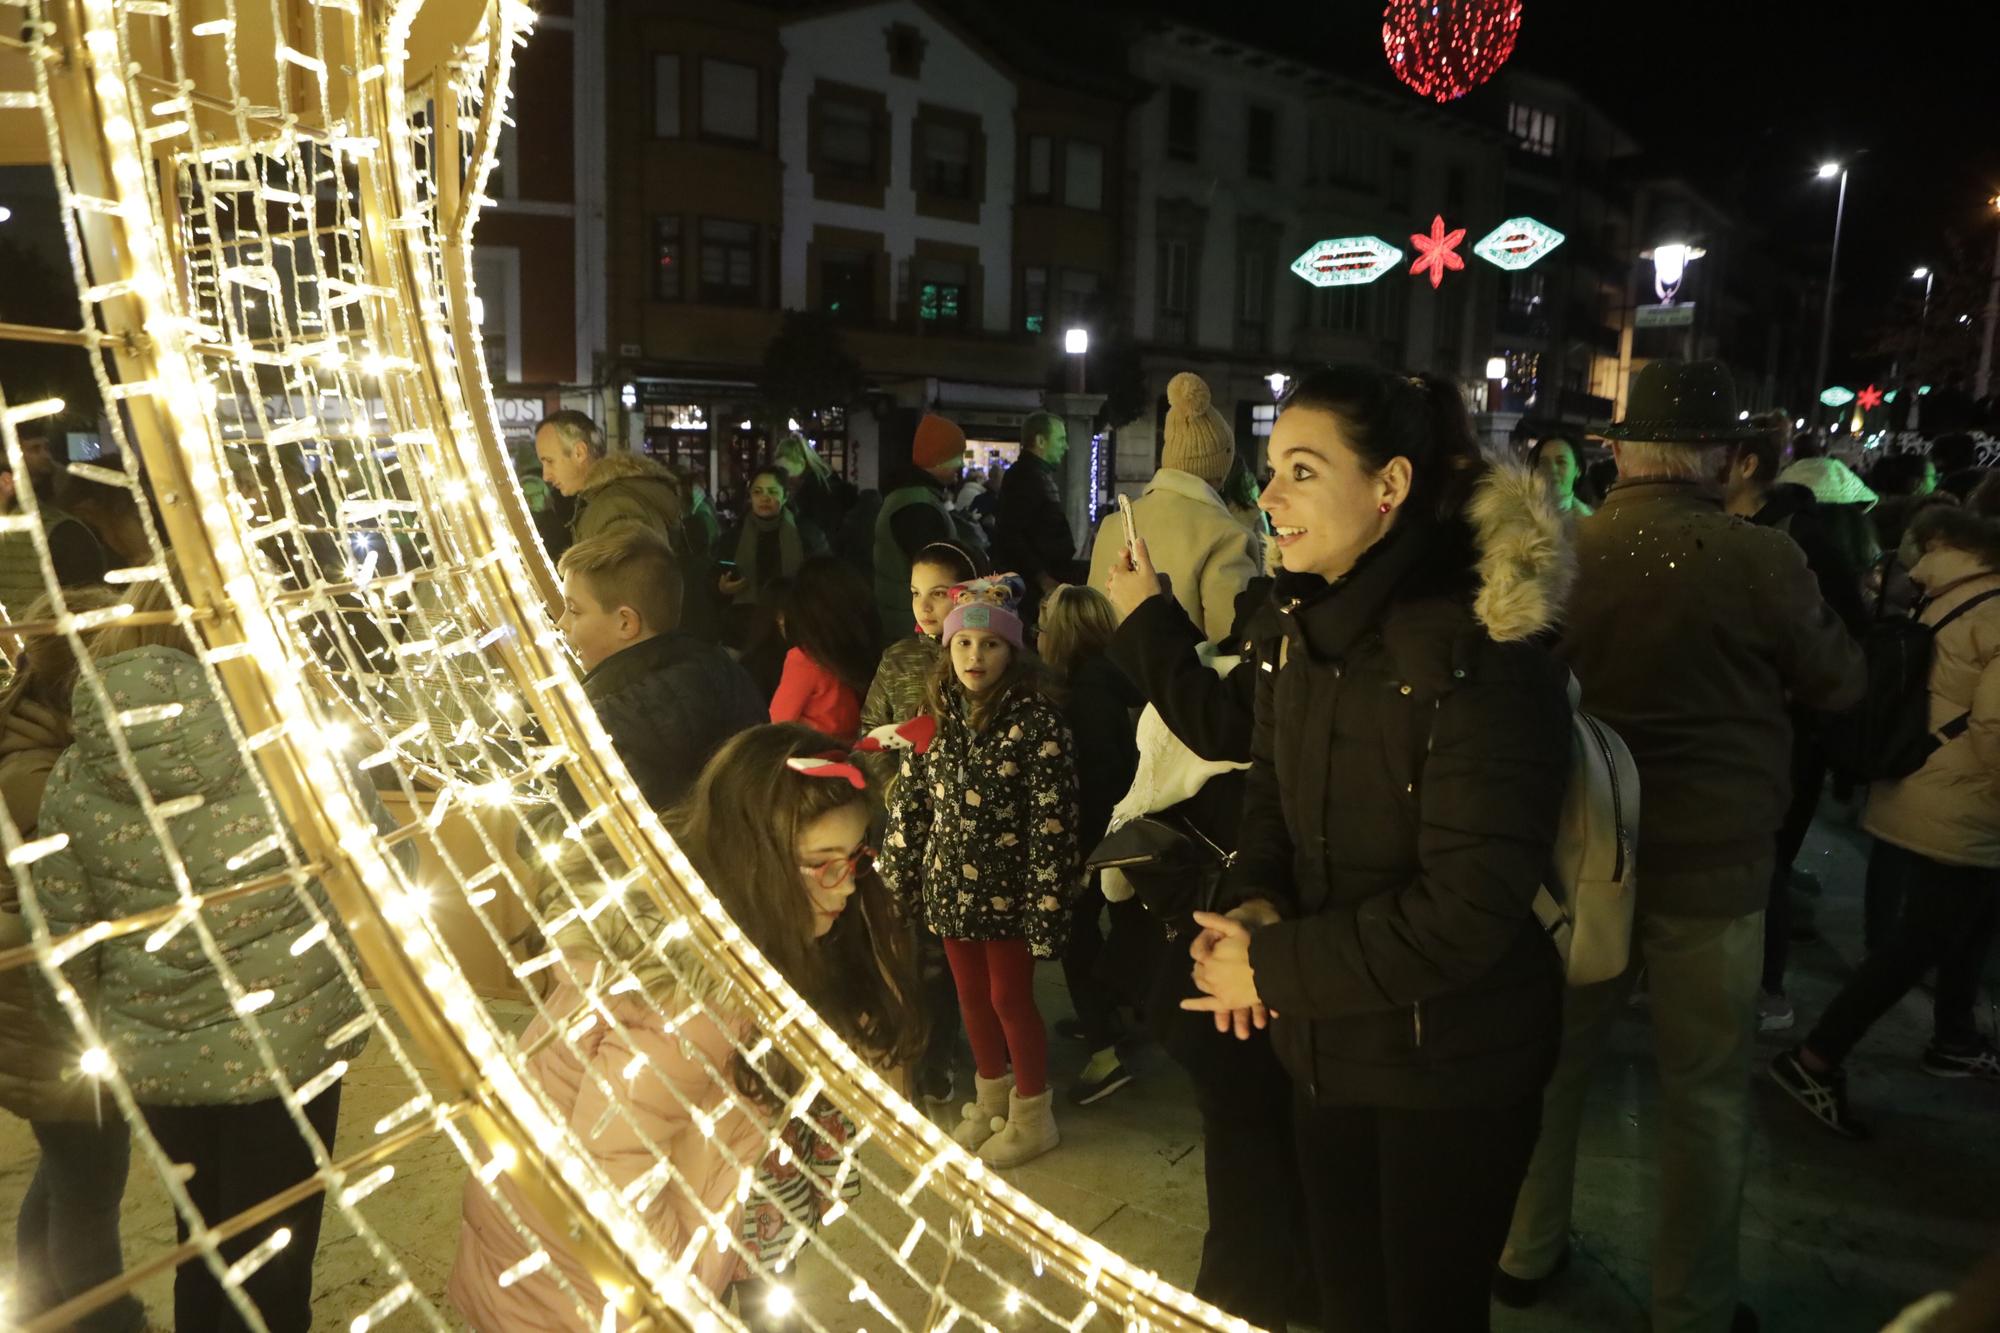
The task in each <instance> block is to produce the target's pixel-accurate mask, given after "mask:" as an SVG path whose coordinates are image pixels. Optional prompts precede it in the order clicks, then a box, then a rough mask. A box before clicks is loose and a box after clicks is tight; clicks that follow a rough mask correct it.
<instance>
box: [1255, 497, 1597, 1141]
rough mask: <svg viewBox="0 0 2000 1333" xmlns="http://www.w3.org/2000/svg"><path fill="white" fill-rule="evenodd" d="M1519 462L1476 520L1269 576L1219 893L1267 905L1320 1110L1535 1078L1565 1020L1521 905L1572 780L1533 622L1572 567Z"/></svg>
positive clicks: (1263, 942)
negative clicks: (1264, 636) (1248, 733)
mask: <svg viewBox="0 0 2000 1333" xmlns="http://www.w3.org/2000/svg"><path fill="white" fill-rule="evenodd" d="M1571 563H1572V562H1571V557H1570V553H1569V551H1568V549H1567V543H1566V536H1565V530H1564V527H1563V525H1562V522H1561V520H1560V519H1559V518H1558V517H1557V516H1556V514H1555V513H1554V511H1553V510H1551V509H1549V508H1547V507H1546V503H1545V501H1544V500H1543V498H1542V497H1541V496H1540V495H1539V494H1538V493H1537V492H1536V490H1535V489H1534V488H1533V486H1532V484H1531V483H1530V481H1529V479H1528V477H1527V474H1526V473H1523V472H1520V471H1517V470H1513V469H1508V470H1498V471H1495V472H1494V473H1493V474H1492V475H1491V476H1489V477H1488V478H1487V480H1485V481H1484V482H1483V483H1482V484H1481V486H1480V490H1479V493H1478V495H1477V497H1476V498H1475V501H1474V504H1473V506H1472V511H1471V515H1470V519H1469V521H1468V523H1463V524H1453V525H1448V526H1443V527H1435V526H1430V527H1417V528H1410V529H1409V530H1405V531H1400V532H1399V533H1398V534H1396V535H1394V536H1392V537H1391V538H1389V539H1388V540H1386V541H1385V542H1383V543H1382V544H1380V545H1378V546H1377V547H1376V548H1375V549H1373V550H1372V551H1370V552H1369V554H1368V555H1367V556H1366V557H1364V559H1363V560H1362V562H1361V563H1360V564H1359V565H1358V566H1357V567H1356V568H1355V570H1354V572H1353V573H1351V574H1350V575H1348V576H1347V577H1346V578H1345V579H1343V580H1341V581H1340V582H1339V583H1337V584H1334V585H1331V586H1329V585H1328V584H1327V583H1326V582H1325V581H1323V580H1320V579H1317V578H1309V577H1302V576H1296V575H1286V576H1284V577H1281V578H1280V579H1279V582H1278V588H1277V596H1278V604H1279V608H1280V614H1279V619H1280V620H1281V621H1282V623H1283V625H1284V632H1285V637H1284V639H1283V641H1282V643H1281V646H1280V650H1279V654H1278V657H1277V660H1276V661H1270V660H1266V661H1264V662H1261V663H1260V664H1259V665H1260V667H1261V668H1262V673H1263V679H1262V681H1261V683H1260V686H1259V689H1258V698H1257V723H1256V736H1255V740H1254V742H1253V745H1252V750H1253V766H1252V768H1251V772H1250V780H1249V794H1248V797H1247V799H1246V803H1245V807H1244V814H1243V828H1242V835H1241V837H1240V839H1239V850H1240V853H1241V855H1240V858H1239V860H1238V862H1237V865H1236V869H1235V871H1234V873H1233V875H1232V879H1231V882H1230V885H1229V886H1228V889H1227V891H1226V894H1225V900H1226V901H1234V902H1242V901H1247V900H1249V899H1253V898H1266V899H1268V900H1270V901H1271V902H1272V903H1274V904H1275V905H1276V906H1277V907H1278V910H1279V912H1280V914H1281V915H1282V916H1283V918H1284V920H1282V921H1280V922H1279V923H1278V924H1275V925H1270V926H1265V927H1263V928H1261V929H1258V930H1256V931H1255V932H1253V934H1252V936H1251V944H1250V961H1251V966H1252V968H1253V969H1254V971H1255V974H1256V982H1257V990H1258V994H1259V995H1260V996H1261V997H1262V999H1263V1000H1264V1002H1265V1003H1266V1004H1267V1005H1269V1006H1270V1007H1271V1008H1273V1009H1275V1010H1277V1011H1278V1012H1279V1014H1280V1015H1281V1017H1279V1018H1278V1019H1276V1020H1274V1028H1273V1031H1274V1037H1275V1040H1276V1044H1277V1048H1278V1052H1279V1055H1280V1058H1281V1059H1282V1060H1283V1061H1284V1063H1285V1066H1286V1068H1287V1069H1288V1070H1289V1071H1290V1072H1291V1074H1292V1077H1293V1079H1294V1080H1295V1081H1296V1082H1297V1084H1298V1086H1299V1088H1300V1089H1301V1091H1303V1092H1305V1093H1306V1094H1307V1095H1308V1096H1310V1097H1311V1098H1312V1099H1313V1101H1314V1102H1315V1103H1316V1104H1318V1105H1323V1106H1330V1105H1369V1106H1390V1107H1408V1108H1435V1107H1462V1106H1480V1105H1496V1104H1503V1103H1507V1102H1512V1101H1516V1100H1518V1099H1520V1098H1523V1097H1527V1096H1531V1095H1533V1094H1534V1093H1535V1092H1536V1090H1538V1089H1539V1088H1540V1087H1541V1086H1542V1084H1543V1083H1544V1081H1546V1079H1547V1076H1548V1073H1549V1071H1550V1070H1551V1069H1552V1068H1553V1066H1554V1062H1555V1055H1556V1047H1557V1042H1558V1039H1559V1037H1560V1033H1561V1023H1562V1008H1561V1001H1562V980H1561V977H1560V975H1559V972H1558V969H1557V961H1556V955H1555V951H1554V949H1553V948H1552V946H1551V945H1550V944H1549V942H1548V940H1547V938H1546V937H1545V936H1544V935H1543V934H1542V932H1541V930H1540V929H1539V928H1538V927H1537V925H1536V923H1535V921H1534V918H1533V916H1532V914H1531V912H1530V908H1529V904H1530V903H1531V902H1532V900H1533V898H1534V894H1535V890H1536V888H1537V886H1538V885H1540V883H1541V882H1542V880H1543V877H1544V875H1545V873H1546V872H1547V870H1548V868H1549V861H1550V846H1551V843H1552V841H1553V838H1554V835H1555V828H1556V818H1557V814H1558V811H1559V810H1560V807H1561V804H1562V799H1563V791H1564V787H1565V784H1566V782H1567V780H1568V775H1569V756H1570V720H1569V704H1568V699H1567V694H1566V676H1567V673H1566V672H1565V671H1564V669H1563V667H1562V666H1561V665H1560V664H1559V663H1558V662H1557V661H1556V660H1555V659H1554V658H1553V657H1552V656H1551V655H1550V654H1549V653H1548V652H1546V651H1545V650H1544V649H1543V648H1541V647H1539V646H1537V645H1535V644H1533V643H1530V642H1527V641H1528V640H1530V639H1533V638H1535V637H1536V636H1538V635H1541V634H1542V633H1543V632H1544V631H1545V630H1547V628H1548V627H1549V625H1550V624H1551V622H1553V621H1554V620H1555V618H1556V617H1557V615H1558V614H1559V611H1560V606H1561V600H1562V596H1563V593H1564V591H1565V589H1566V586H1567V583H1568V581H1569V578H1570V573H1571Z"/></svg>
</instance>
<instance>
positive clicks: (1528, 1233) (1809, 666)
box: [1494, 361, 1867, 1333]
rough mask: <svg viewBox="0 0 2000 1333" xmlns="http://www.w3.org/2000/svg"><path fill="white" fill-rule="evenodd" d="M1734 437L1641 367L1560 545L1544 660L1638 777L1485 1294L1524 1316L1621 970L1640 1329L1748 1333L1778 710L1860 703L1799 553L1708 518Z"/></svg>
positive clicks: (1719, 371)
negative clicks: (1646, 1124)
mask: <svg viewBox="0 0 2000 1333" xmlns="http://www.w3.org/2000/svg"><path fill="white" fill-rule="evenodd" d="M1757 433H1758V428H1757V427H1755V426H1752V425H1751V424H1749V423H1748V422H1747V421H1742V420H1739V419H1738V417H1737V414H1736V390H1735V386H1734V385H1733V384H1732V383H1731V382H1730V379H1729V373H1728V371H1727V370H1725V369H1724V368H1723V367H1722V366H1721V365H1720V364H1719V363H1716V362H1694V363H1684V362H1678V361H1655V362H1652V363H1651V364H1649V365H1647V366H1646V367H1645V369H1643V370H1642V371H1640V372H1639V375H1638V377H1637V379H1635V380H1634V382H1633V386H1632V392H1631V398H1630V404H1629V407H1628V410H1627V413H1626V419H1625V420H1624V421H1623V422H1621V423H1619V424H1618V425H1616V426H1613V427H1612V428H1611V429H1610V430H1608V431H1607V432H1606V435H1607V437H1608V438H1610V439H1611V440H1612V441H1613V443H1612V451H1613V453H1614V455H1615V456H1616V458H1617V460H1618V484H1617V485H1616V486H1614V487H1612V489H1611V494H1610V495H1609V496H1608V497H1606V499H1605V501H1604V504H1603V505H1602V506H1601V507H1600V508H1599V509H1598V511H1597V512H1596V514H1594V515H1592V516H1591V517H1589V518H1586V519H1584V520H1582V522H1580V523H1579V524H1578V525H1577V539H1576V551H1577V565H1578V568H1579V569H1580V570H1581V576H1580V577H1579V578H1578V580H1577V585H1576V590H1575V592H1574V593H1573V594H1572V595H1571V597H1570V603H1569V612H1568V618H1567V622H1566V624H1565V626H1564V629H1563V637H1562V642H1561V645H1560V647H1559V649H1558V651H1559V653H1560V655H1561V656H1562V657H1563V658H1564V659H1565V660H1566V661H1567V662H1568V663H1569V667H1570V670H1571V671H1573V672H1574V673H1575V675H1576V679H1577V681H1578V683H1579V684H1580V685H1581V686H1582V688H1583V699H1582V707H1583V708H1585V709H1586V710H1588V711H1589V712H1590V713H1592V714H1593V715H1595V716H1596V717H1598V718H1599V719H1601V720H1602V721H1604V722H1605V723H1607V724H1609V725H1610V726H1611V728H1612V729H1613V730H1614V731H1616V732H1617V733H1618V734H1619V735H1620V736H1621V737H1622V738H1623V739H1624V741H1625V743H1626V744H1627V745H1628V746H1630V747H1631V750H1632V758H1633V760H1634V761H1635V762H1636V763H1637V765H1638V769H1639V789H1640V805H1639V846H1638V852H1637V854H1638V866H1639V880H1638V895H1639V900H1638V914H1637V919H1636V921H1635V922H1634V924H1633V939H1632V961H1631V966H1630V967H1629V968H1628V969H1627V971H1626V973H1625V975H1624V976H1622V977H1619V978H1616V979H1614V980H1612V981H1607V982H1604V983H1602V984H1600V985H1595V986H1583V987H1577V988H1574V989H1571V990H1570V991H1569V992H1568V994H1567V997H1566V1002H1565V1007H1564V1013H1563V1045H1562V1054H1561V1057H1560V1060H1559V1062H1558V1064H1557V1066H1556V1070H1555V1074H1554V1076H1553V1077H1552V1078H1551V1080H1550V1082H1549V1085H1548V1088H1547V1090H1546V1092H1545V1094H1544V1096H1543V1100H1542V1130H1541V1139H1540V1142H1539V1143H1538V1144H1537V1146H1536V1148H1535V1156H1534V1159H1533V1161H1532V1162H1531V1163H1530V1165H1529V1168H1528V1178H1527V1181H1526V1182H1525V1183H1524V1184H1523V1185H1522V1187H1521V1194H1520V1198H1519V1200H1518V1202H1517V1204H1516V1206H1515V1210H1514V1224H1513V1229H1512V1232H1511V1233H1510V1234H1509V1236H1508V1238H1507V1248H1506V1250H1505V1252H1504V1253H1503V1254H1502V1256H1501V1260H1500V1271H1499V1274H1498V1276H1497V1278H1496V1281H1495V1283H1494V1290H1495V1294H1496V1295H1498V1296H1499V1297H1500V1299H1501V1300H1502V1301H1504V1302H1506V1303H1508V1304H1510V1305H1527V1304H1532V1303H1533V1302H1534V1300H1535V1299H1536V1298H1537V1297H1538V1296H1539V1294H1540V1288H1541V1286H1542V1284H1543V1282H1544V1281H1545V1280H1546V1279H1548V1278H1550V1277H1553V1276H1554V1275H1555V1274H1556V1273H1557V1272H1559V1271H1560V1270H1561V1269H1562V1267H1563V1265H1564V1264H1565V1263H1566V1262H1567V1260H1568V1257H1569V1255H1568V1244H1569V1239H1568V1238H1569V1228H1570V1199H1571V1193H1572V1186H1573V1184H1574V1180H1575V1174H1576V1140H1577V1128H1578V1125H1579V1123H1580V1121H1581V1119H1582V1112H1583V1097H1584V1093H1585V1091H1586V1089H1587V1088H1588V1086H1589V1082H1590V1070H1591V1066H1592V1064H1593V1063H1594V1062H1595V1060H1596V1058H1597V1056H1598V1054H1599V1053H1600V1052H1601V1051H1602V1050H1603V1048H1604V1044H1605V1042H1606V1040H1607V1038H1608V1037H1609V1035H1610V1029H1611V1025H1612V1020H1613V1019H1614V1018H1615V1017H1616V1016H1617V1014H1619V1013H1620V1012H1621V1011H1623V1009H1624V1007H1625V1000H1626V997H1627V996H1628V995H1629V994H1630V993H1631V990H1632V986H1633V982H1634V980H1635V978H1636V976H1637V975H1638V972H1639V970H1640V969H1641V968H1642V967H1643V968H1644V969H1645V970H1646V976H1647V982H1648V989H1649V994H1650V996H1651V1010H1652V1018H1653V1038H1654V1041H1655V1043H1656V1044H1657V1046H1658V1051H1659V1070H1660V1087H1661V1101H1662V1103H1663V1105H1664V1108H1665V1110H1664V1114H1663V1116H1662V1126H1661V1133H1660V1151H1659V1174H1660V1210H1659V1227H1658V1232H1657V1234H1656V1236H1655V1238H1654V1244H1653V1281H1652V1290H1653V1308H1652V1327H1653V1329H1654V1333H1744V1331H1745V1330H1754V1329H1755V1328H1756V1327H1757V1320H1756V1316H1755V1315H1754V1314H1753V1313H1752V1312H1751V1311H1750V1310H1748V1309H1747V1308H1745V1307H1742V1306H1739V1305H1738V1304H1737V1302H1736V1290H1737V1230H1738V1224H1739V1221H1740V1219H1741V1215H1742V1208H1743V1177H1744V1168H1745V1163H1746V1160H1747V1158H1748V1155H1749V1144H1750V1083H1749V1080H1750V1055H1751V1049H1752V1046H1753V1045H1754V1041H1755V1036H1756V1022H1757V1020H1756V993H1757V982H1758V978H1759V975H1760V973H1761V971H1762V966H1763V936H1764V906H1765V902H1766V899H1767V898H1768V896H1769V892H1770V883H1771V865H1772V859H1773V855H1774V852H1775V848H1776V842H1777V832H1778V826H1779V824H1780V822H1781V821H1782V820H1783V819H1784V816H1785V811H1786V808H1787V805H1788V803H1789V800H1790V791H1789V788H1790V785H1791V741H1792V723H1791V711H1790V708H1791V705H1792V704H1794V703H1796V704H1797V705H1799V706H1800V707H1804V708H1812V709H1822V710H1827V711H1833V710H1838V709H1842V708H1847V707H1850V706H1851V705H1853V704H1854V703H1855V702H1857V701H1858V700H1859V699H1860V697H1861V694H1862V691H1863V689H1864V688H1865V687H1866V683H1867V681H1866V671H1865V667H1864V664H1863V661H1862V657H1861V651H1860V649H1859V648H1858V647H1857V646H1856V645H1855V643H1854V641H1853V639H1851V638H1850V637H1849V636H1848V633H1847V630H1846V629H1845V627H1844V626H1843V625H1842V624H1841V622H1840V620H1839V618H1838V617H1837V616H1835V615H1834V613H1833V611H1832V610H1831V609H1829V608H1828V606H1827V604H1826V600H1825V598H1823V597H1822V596H1821V595H1820V590H1819V584H1818V582H1817V581H1816V580H1815V579H1814V577H1813V574H1812V571H1811V570H1810V569H1808V568H1807V566H1806V558H1805V555H1804V553H1803V552H1801V551H1800V550H1799V547H1798V545H1797V544H1796V543H1795V542H1793V541H1792V539H1791V538H1789V537H1787V536H1786V535H1785V534H1784V533H1782V532H1779V531H1776V530H1775V529H1772V528H1760V527H1757V526H1755V525H1754V524H1752V523H1749V522H1747V521H1745V520H1743V519H1740V518H1736V517H1733V516H1731V515H1730V514H1727V513H1725V512H1724V511H1723V507H1722V485H1721V484H1722V479H1723V475H1724V472H1725V469H1726V467H1727V465H1728V461H1729V454H1730V452H1731V448H1732V447H1733V446H1735V445H1738V444H1741V443H1744V442H1747V441H1749V440H1750V439H1752V438H1753V437H1754V436H1755V435H1756V434H1757Z"/></svg>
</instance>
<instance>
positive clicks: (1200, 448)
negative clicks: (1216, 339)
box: [1090, 370, 1260, 643]
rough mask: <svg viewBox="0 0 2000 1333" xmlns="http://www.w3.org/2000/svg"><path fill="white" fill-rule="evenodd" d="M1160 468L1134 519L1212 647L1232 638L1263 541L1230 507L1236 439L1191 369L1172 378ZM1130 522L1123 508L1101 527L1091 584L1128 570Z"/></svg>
mask: <svg viewBox="0 0 2000 1333" xmlns="http://www.w3.org/2000/svg"><path fill="white" fill-rule="evenodd" d="M1162 435H1163V436H1164V440H1163V444H1162V448H1161V450H1160V470H1159V471H1157V472H1155V473H1154V474H1153V479H1152V480H1151V481H1150V482H1148V483H1147V484H1146V493H1145V494H1144V495H1142V496H1140V497H1139V498H1138V499H1137V500H1134V501H1133V502H1132V521H1133V524H1134V525H1135V526H1136V527H1137V528H1138V530H1139V536H1140V537H1141V538H1142V539H1144V541H1145V543H1146V549H1147V551H1148V553H1149V554H1150V555H1151V556H1152V559H1153V567H1154V568H1155V569H1157V570H1159V572H1160V573H1162V574H1164V575H1166V576H1167V579H1168V587H1169V589H1170V590H1171V591H1172V592H1173V595H1174V600H1175V601H1177V602H1179V603H1180V604H1181V609H1182V610H1184V611H1186V612H1187V614H1188V619H1189V620H1192V621H1193V622H1194V623H1195V624H1196V625H1198V626H1200V627H1201V631H1202V633H1203V634H1204V635H1205V636H1206V637H1207V639H1208V641H1209V642H1210V643H1219V642H1220V641H1222V640H1224V639H1226V638H1228V637H1229V631H1230V628H1231V626H1233V625H1234V624H1235V622H1236V595H1237V594H1238V593H1240V592H1242V591H1243V589H1244V588H1246V587H1248V586H1249V583H1250V580H1251V579H1254V578H1256V577H1257V575H1258V573H1259V572H1260V570H1259V568H1258V558H1259V557H1258V550H1257V539H1256V538H1255V537H1253V536H1251V535H1250V531H1249V529H1247V528H1245V527H1244V526H1243V525H1242V524H1241V523H1239V522H1237V521H1236V516H1235V515H1234V514H1232V513H1230V512H1229V506H1228V505H1226V504H1224V503H1223V502H1222V496H1221V495H1220V494H1218V492H1219V491H1220V490H1221V487H1222V483H1223V480H1224V479H1225V478H1226V477H1228V475H1229V465H1230V464H1231V463H1233V462H1235V461H1236V437H1235V433H1234V432H1233V431H1231V430H1230V429H1229V423H1228V422H1227V421H1225V420H1223V419H1222V413H1220V412H1218V411H1216V410H1215V408H1214V406H1213V405H1212V404H1211V403H1210V402H1209V396H1208V384H1207V382H1206V381H1204V380H1203V379H1202V377H1201V376H1199V375H1197V374H1195V373H1194V372H1193V371H1191V370H1183V371H1182V372H1181V373H1180V374H1178V375H1176V376H1174V377H1173V378H1172V379H1171V380H1169V381H1167V420H1166V428H1165V430H1164V431H1163V432H1162ZM1124 556H1125V525H1124V520H1123V518H1122V517H1121V516H1120V515H1119V513H1118V512H1117V511H1116V510H1113V511H1112V512H1111V513H1110V514H1109V515H1107V516H1106V517H1105V519H1104V521H1103V522H1102V523H1099V524H1098V525H1097V539H1096V542H1095V544H1094V545H1093V546H1092V547H1091V551H1090V585H1091V586H1092V587H1093V588H1104V587H1107V586H1108V585H1109V584H1110V582H1111V571H1112V570H1114V569H1122V568H1124V567H1125V566H1124V564H1123V561H1124Z"/></svg>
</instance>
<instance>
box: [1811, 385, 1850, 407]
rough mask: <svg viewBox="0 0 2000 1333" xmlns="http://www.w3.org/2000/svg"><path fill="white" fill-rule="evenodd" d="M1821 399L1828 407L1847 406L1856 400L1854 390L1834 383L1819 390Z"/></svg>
mask: <svg viewBox="0 0 2000 1333" xmlns="http://www.w3.org/2000/svg"><path fill="white" fill-rule="evenodd" d="M1819 401H1820V402H1821V404H1822V405H1824V406H1826V407H1846V406H1847V405H1848V404H1849V403H1851V402H1853V401H1854V390H1852V389H1847V388H1842V387H1841V386H1840V385H1838V384H1836V385H1833V386H1832V387H1831V388H1826V389H1821V390H1820V391H1819Z"/></svg>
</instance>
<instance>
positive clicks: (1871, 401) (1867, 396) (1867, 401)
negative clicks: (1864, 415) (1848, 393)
mask: <svg viewBox="0 0 2000 1333" xmlns="http://www.w3.org/2000/svg"><path fill="white" fill-rule="evenodd" d="M1854 398H1855V401H1856V402H1858V403H1860V404H1861V410H1862V411H1863V412H1873V411H1874V410H1875V409H1876V408H1878V407H1880V406H1882V391H1881V390H1880V389H1878V388H1876V387H1875V386H1874V385H1872V384H1871V385H1869V386H1868V387H1867V388H1865V389H1863V390H1862V391H1861V392H1860V393H1858V394H1856V395H1854Z"/></svg>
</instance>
